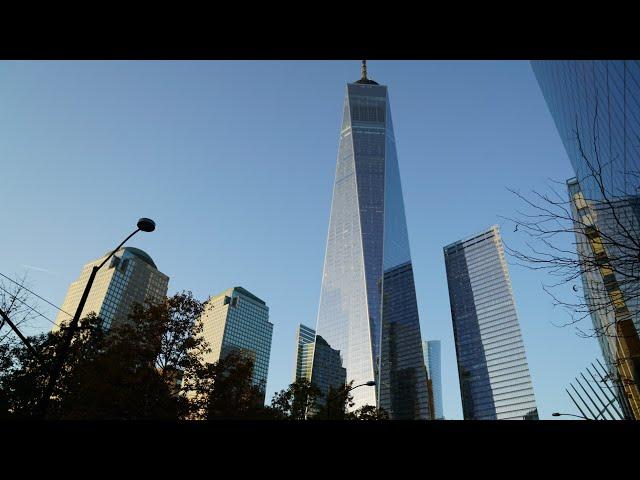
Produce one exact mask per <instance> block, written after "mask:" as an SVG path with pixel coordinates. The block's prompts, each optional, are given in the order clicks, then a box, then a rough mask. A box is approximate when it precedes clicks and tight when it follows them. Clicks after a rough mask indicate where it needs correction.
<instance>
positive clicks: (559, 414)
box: [551, 412, 593, 420]
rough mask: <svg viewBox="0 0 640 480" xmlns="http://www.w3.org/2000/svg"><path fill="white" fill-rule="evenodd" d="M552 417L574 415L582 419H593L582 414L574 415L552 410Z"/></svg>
mask: <svg viewBox="0 0 640 480" xmlns="http://www.w3.org/2000/svg"><path fill="white" fill-rule="evenodd" d="M551 416H552V417H576V418H580V419H582V420H593V419H592V418H587V417H583V416H582V415H574V414H572V413H558V412H554V413H552V414H551Z"/></svg>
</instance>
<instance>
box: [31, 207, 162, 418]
mask: <svg viewBox="0 0 640 480" xmlns="http://www.w3.org/2000/svg"><path fill="white" fill-rule="evenodd" d="M136 226H137V227H138V228H136V230H134V231H133V233H131V234H130V235H129V236H128V237H127V238H125V239H124V240H123V241H122V242H121V243H120V245H118V246H117V247H116V248H115V249H114V250H113V251H112V252H111V253H110V254H109V255H108V256H107V258H105V259H104V260H103V261H102V263H101V264H100V265H98V266H95V265H94V267H93V269H92V270H91V275H90V276H89V280H88V281H87V285H86V286H85V288H84V292H83V293H82V297H81V298H80V303H79V304H78V308H77V309H76V313H75V315H74V316H73V319H72V320H71V323H70V324H69V326H68V327H67V329H66V332H65V334H64V337H63V339H62V343H61V345H60V347H59V350H58V352H57V353H56V356H55V357H54V359H53V365H52V366H51V371H50V373H49V380H48V382H47V386H46V387H45V391H44V394H43V395H42V398H41V399H40V402H39V404H38V412H37V413H38V416H40V417H42V418H44V417H45V415H46V413H47V409H48V407H49V401H50V400H51V395H52V394H53V390H54V388H55V385H56V382H57V381H58V378H59V377H60V372H61V371H62V367H63V366H64V362H65V360H66V357H67V355H68V354H69V347H70V346H71V341H72V340H73V335H74V334H75V332H76V331H77V330H78V323H79V322H80V314H81V313H82V310H83V309H84V305H85V303H86V302H87V298H88V297H89V291H90V290H91V286H92V285H93V281H94V280H95V278H96V274H97V273H98V270H100V269H101V268H102V266H103V265H104V264H105V263H107V261H108V260H109V259H110V258H111V257H113V255H114V254H115V253H116V252H117V251H118V250H120V248H121V247H122V246H123V245H124V244H125V243H126V242H127V240H129V239H130V238H131V237H133V236H134V235H135V234H136V233H138V232H139V231H143V232H153V231H154V230H155V229H156V224H155V222H154V221H153V220H151V219H150V218H141V219H140V220H138V223H137V225H136Z"/></svg>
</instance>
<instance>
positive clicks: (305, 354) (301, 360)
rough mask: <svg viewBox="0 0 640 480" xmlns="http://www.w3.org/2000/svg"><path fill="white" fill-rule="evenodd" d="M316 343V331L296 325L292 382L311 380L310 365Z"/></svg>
mask: <svg viewBox="0 0 640 480" xmlns="http://www.w3.org/2000/svg"><path fill="white" fill-rule="evenodd" d="M315 341H316V331H315V330H314V329H313V328H310V327H307V326H306V325H302V324H300V325H298V330H297V332H296V365H295V369H294V371H293V381H294V382H295V381H296V380H298V379H300V378H306V379H307V380H310V379H311V365H312V363H313V346H314V344H315Z"/></svg>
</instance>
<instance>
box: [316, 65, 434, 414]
mask: <svg viewBox="0 0 640 480" xmlns="http://www.w3.org/2000/svg"><path fill="white" fill-rule="evenodd" d="M316 330H317V334H318V336H321V337H322V338H323V339H324V341H326V342H327V345H328V346H329V347H330V348H332V349H334V350H337V351H339V352H340V355H341V359H342V365H343V366H344V368H346V377H347V381H348V382H349V381H353V385H354V386H358V385H361V384H364V383H366V382H368V381H371V380H374V381H375V382H376V387H366V386H365V387H361V388H357V389H355V390H353V397H354V402H355V407H354V408H356V409H357V408H359V407H362V406H364V405H373V406H380V407H382V408H384V409H385V410H386V411H387V412H388V413H389V415H390V418H408V419H427V418H429V415H430V414H429V405H428V398H427V379H426V369H425V366H424V361H423V352H422V343H421V336H420V324H419V319H418V307H417V300H416V293H415V287H414V282H413V267H412V264H411V255H410V251H409V239H408V235H407V225H406V220H405V214H404V204H403V199H402V189H401V186H400V172H399V170H398V160H397V156H396V146H395V139H394V134H393V124H392V121H391V110H390V107H389V97H388V92H387V87H386V86H383V85H379V84H378V83H376V82H374V81H373V80H370V79H368V78H367V75H366V64H364V62H363V72H362V78H361V79H360V80H358V81H356V82H354V83H350V84H348V85H347V88H346V95H345V101H344V113H343V121H342V127H341V131H340V145H339V149H338V159H337V166H336V175H335V182H334V189H333V202H332V205H331V216H330V220H329V234H328V238H327V247H326V253H325V261H324V271H323V277H322V289H321V294H320V306H319V310H318V323H317V328H316ZM314 363H315V362H314ZM315 376H316V369H315V368H314V369H313V372H312V381H314V377H315Z"/></svg>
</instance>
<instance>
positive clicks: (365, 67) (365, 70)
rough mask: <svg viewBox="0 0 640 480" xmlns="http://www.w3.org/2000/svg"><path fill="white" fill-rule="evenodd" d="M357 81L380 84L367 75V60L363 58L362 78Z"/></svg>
mask: <svg viewBox="0 0 640 480" xmlns="http://www.w3.org/2000/svg"><path fill="white" fill-rule="evenodd" d="M356 83H364V84H367V85H378V82H374V81H373V80H370V79H369V78H368V77H367V61H366V60H362V66H361V67H360V80H358V81H356Z"/></svg>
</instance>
